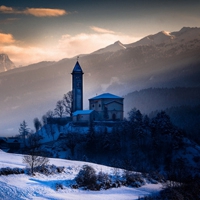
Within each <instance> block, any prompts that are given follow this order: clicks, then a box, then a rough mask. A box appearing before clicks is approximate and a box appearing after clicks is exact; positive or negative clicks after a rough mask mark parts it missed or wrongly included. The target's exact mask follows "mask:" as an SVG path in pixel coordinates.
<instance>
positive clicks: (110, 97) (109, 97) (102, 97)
mask: <svg viewBox="0 0 200 200" xmlns="http://www.w3.org/2000/svg"><path fill="white" fill-rule="evenodd" d="M93 99H123V98H122V97H119V96H116V95H114V94H110V93H103V94H101V95H98V96H96V97H93V98H91V99H89V100H93Z"/></svg>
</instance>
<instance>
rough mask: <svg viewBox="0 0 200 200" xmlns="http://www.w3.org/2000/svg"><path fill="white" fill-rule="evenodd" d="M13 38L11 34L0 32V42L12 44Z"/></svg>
mask: <svg viewBox="0 0 200 200" xmlns="http://www.w3.org/2000/svg"><path fill="white" fill-rule="evenodd" d="M14 42H15V40H14V38H13V36H12V35H11V34H5V33H0V44H12V43H14Z"/></svg>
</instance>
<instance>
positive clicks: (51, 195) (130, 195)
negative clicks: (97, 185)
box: [0, 150, 161, 200]
mask: <svg viewBox="0 0 200 200" xmlns="http://www.w3.org/2000/svg"><path fill="white" fill-rule="evenodd" d="M22 156H23V155H18V154H9V153H5V152H3V151H1V150H0V168H6V167H10V168H14V167H18V168H25V164H24V163H22ZM50 164H54V165H56V166H64V167H65V170H64V172H63V173H60V174H53V175H49V176H46V175H43V174H39V173H36V175H35V176H33V177H32V176H29V175H26V174H14V175H8V176H5V175H1V176H0V199H4V200H10V199H12V200H15V199H16V200H22V199H38V200H42V199H51V200H61V199H65V200H73V199H79V200H81V199H83V200H84V199H87V200H88V199H105V200H109V199H110V200H112V199H115V200H122V199H123V200H124V199H127V200H128V199H137V198H138V197H141V196H144V195H149V194H153V193H157V192H158V191H159V190H161V185H160V184H146V185H144V186H142V187H140V188H137V189H136V188H129V187H120V188H113V189H109V190H101V191H86V190H80V189H72V188H71V187H70V184H72V183H73V179H74V178H75V176H76V175H77V173H78V172H79V170H80V169H81V167H82V166H83V165H84V164H86V163H84V162H79V161H69V160H62V159H50ZM87 164H88V165H90V166H92V167H93V168H94V169H95V170H96V172H99V171H102V172H105V173H108V174H112V173H114V172H113V169H112V168H110V167H106V166H103V165H97V164H93V163H87ZM57 184H62V185H63V186H64V187H63V189H58V190H56V185H57Z"/></svg>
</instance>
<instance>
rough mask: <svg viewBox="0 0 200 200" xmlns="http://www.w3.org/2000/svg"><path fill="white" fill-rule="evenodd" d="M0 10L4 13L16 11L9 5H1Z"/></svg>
mask: <svg viewBox="0 0 200 200" xmlns="http://www.w3.org/2000/svg"><path fill="white" fill-rule="evenodd" d="M0 12H3V13H12V12H14V10H13V8H11V7H7V6H4V5H2V6H0Z"/></svg>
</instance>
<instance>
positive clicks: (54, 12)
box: [0, 5, 69, 17]
mask: <svg viewBox="0 0 200 200" xmlns="http://www.w3.org/2000/svg"><path fill="white" fill-rule="evenodd" d="M0 12H2V13H9V14H26V15H33V16H35V17H58V16H62V15H66V14H69V12H66V11H65V10H63V9H52V8H26V9H25V10H17V9H14V8H12V7H7V6H4V5H2V6H0Z"/></svg>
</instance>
